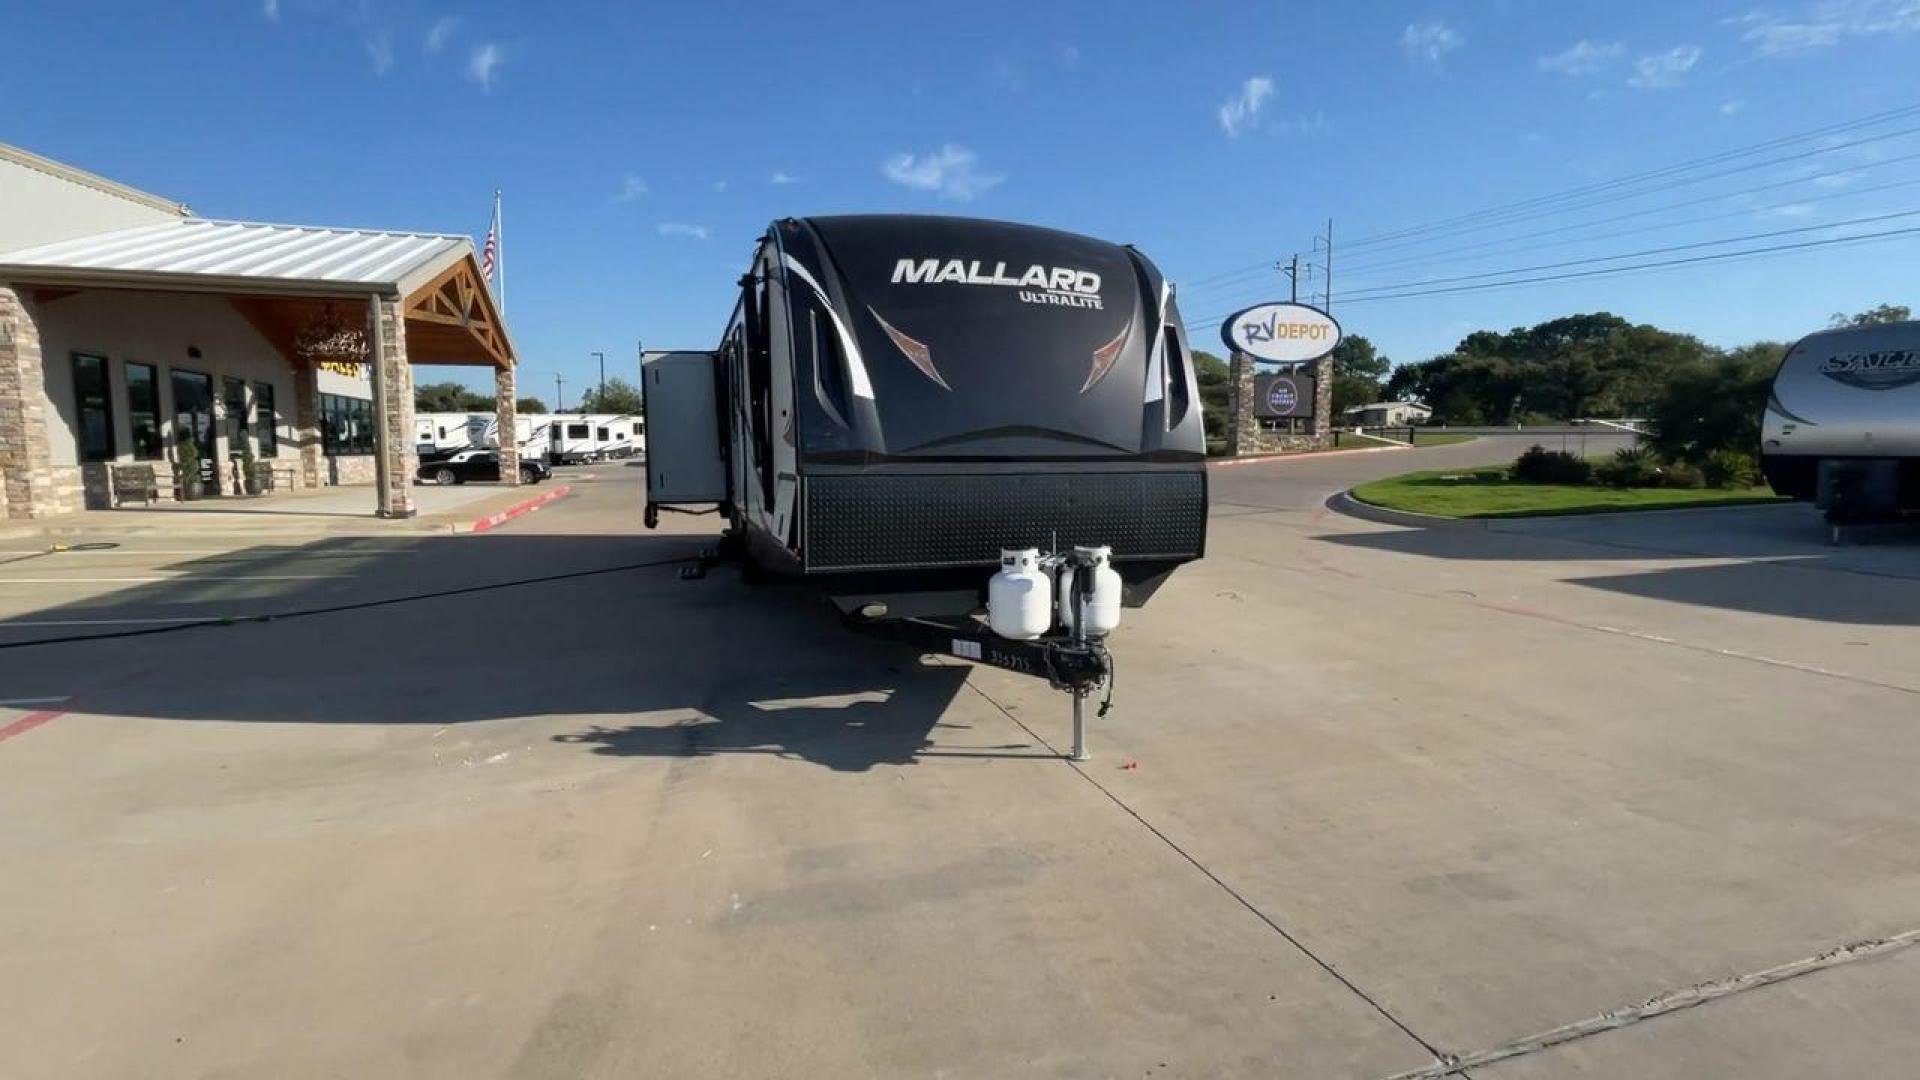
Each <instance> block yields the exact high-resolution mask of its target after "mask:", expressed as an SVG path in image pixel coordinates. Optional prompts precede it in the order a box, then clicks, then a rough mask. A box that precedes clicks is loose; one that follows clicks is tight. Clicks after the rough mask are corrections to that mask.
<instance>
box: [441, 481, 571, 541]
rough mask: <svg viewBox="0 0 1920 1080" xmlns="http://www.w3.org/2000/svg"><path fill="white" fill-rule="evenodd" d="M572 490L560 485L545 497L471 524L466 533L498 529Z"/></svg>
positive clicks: (565, 485) (542, 496) (536, 497)
mask: <svg viewBox="0 0 1920 1080" xmlns="http://www.w3.org/2000/svg"><path fill="white" fill-rule="evenodd" d="M572 490H573V485H572V484H561V485H560V486H559V487H557V488H554V489H553V490H552V491H549V492H547V493H546V494H545V495H539V496H535V497H534V498H531V499H528V500H527V501H526V502H523V503H517V504H515V505H513V506H509V507H507V508H506V509H505V510H502V511H500V512H499V513H497V514H488V515H487V516H486V517H483V518H481V519H479V520H478V521H475V522H474V523H473V524H471V525H469V526H467V531H468V532H477V533H482V532H486V531H487V530H488V529H494V528H498V527H500V526H502V525H505V524H506V523H507V522H509V521H512V520H513V519H514V518H517V517H519V516H520V515H522V514H531V513H533V512H534V511H535V510H538V509H540V508H541V507H543V506H545V505H547V504H548V503H550V502H552V501H553V500H555V499H559V498H564V497H566V495H567V493H568V492H570V491H572Z"/></svg>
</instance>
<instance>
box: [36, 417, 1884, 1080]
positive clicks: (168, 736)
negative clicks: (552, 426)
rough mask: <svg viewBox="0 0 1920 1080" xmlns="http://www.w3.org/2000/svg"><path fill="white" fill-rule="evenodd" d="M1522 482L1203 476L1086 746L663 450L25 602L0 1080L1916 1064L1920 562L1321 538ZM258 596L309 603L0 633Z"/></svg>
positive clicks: (1325, 466)
mask: <svg viewBox="0 0 1920 1080" xmlns="http://www.w3.org/2000/svg"><path fill="white" fill-rule="evenodd" d="M1518 449H1519V447H1518V446H1514V445H1501V444H1498V443H1494V442H1492V441H1491V440H1489V441H1487V442H1483V443H1476V444H1467V445H1463V446H1455V447H1445V448H1436V449H1432V450H1415V451H1389V452H1384V453H1379V454H1357V455H1342V456H1327V457H1324V458H1320V459H1317V460H1316V459H1298V460H1291V461H1285V462H1280V463H1270V464H1254V465H1236V466H1230V467H1226V468H1222V469H1219V470H1216V471H1215V473H1214V474H1213V493H1214V498H1215V517H1214V519H1213V522H1212V529H1211V535H1210V540H1209V544H1210V548H1209V556H1208V558H1207V559H1206V560H1205V561H1204V562H1202V563H1200V564H1198V565H1196V566H1193V567H1189V568H1186V569H1184V570H1182V571H1181V572H1180V573H1179V574H1177V575H1176V576H1175V578H1174V579H1173V581H1172V582H1171V583H1170V584H1169V585H1168V586H1167V587H1166V588H1165V589H1164V590H1162V592H1161V593H1160V595H1159V596H1157V597H1156V598H1155V601H1154V603H1153V604H1152V605H1151V606H1149V607H1148V608H1146V609H1142V610H1139V611H1130V612H1128V613H1127V623H1126V625H1124V626H1123V627H1122V629H1121V631H1120V632H1119V634H1118V635H1117V636H1116V638H1115V641H1114V648H1115V651H1116V653H1117V655H1118V657H1119V663H1120V665H1121V666H1120V682H1119V686H1118V693H1117V702H1118V706H1117V708H1116V709H1115V710H1114V712H1113V713H1112V714H1111V715H1110V716H1108V717H1107V718H1105V719H1104V720H1101V721H1099V722H1098V723H1097V725H1096V728H1095V741H1094V751H1095V755H1096V757H1095V760H1094V761H1093V762H1092V763H1090V764H1089V765H1088V766H1086V767H1084V768H1075V767H1073V766H1071V765H1068V764H1067V763H1065V762H1063V761H1061V760H1059V759H1058V758H1057V757H1056V756H1055V751H1056V750H1057V748H1059V747H1060V746H1062V745H1064V743H1065V741H1066V738H1067V727H1068V723H1067V707H1066V702H1065V699H1064V698H1063V697H1062V696H1061V695H1059V694H1057V693H1054V692H1052V691H1050V690H1048V689H1047V688H1046V687H1045V685H1044V684H1043V683H1040V682H1037V681H1034V680H1028V679H1022V678H1019V677H1016V676H1013V675H1010V674H1006V673H1003V672H999V671H993V670H985V669H975V668H971V667H968V666H965V665H961V664H958V663H949V662H944V661H940V660H937V659H928V658H921V657H918V656H916V655H914V654H913V653H911V652H909V651H906V650H903V649H900V648H897V647H891V646H886V645H882V644H878V643H873V642H869V641H866V640H864V639H859V638H854V637H849V636H847V635H846V634H845V633H843V632H842V631H840V630H839V628H838V627H837V626H836V625H835V624H834V623H833V620H832V619H831V618H830V617H829V616H828V614H827V613H826V612H825V611H823V610H822V609H821V608H820V607H819V606H818V605H817V604H814V603H811V602H809V601H808V600H807V599H806V597H805V596H804V595H803V594H801V593H798V592H796V591H794V590H788V589H759V590H756V589H750V588H748V587H746V586H744V585H743V584H741V583H740V582H739V581H738V579H737V577H736V576H735V575H733V574H731V573H729V572H725V571H720V572H716V573H715V574H713V575H712V576H710V577H708V578H706V579H705V580H696V581H681V580H679V579H678V577H677V575H676V572H675V570H676V566H677V563H676V562H675V560H681V559H684V558H685V557H686V556H687V555H689V554H690V553H691V552H692V551H694V550H695V549H696V548H697V547H698V546H700V545H701V544H703V543H705V542H707V541H708V540H709V539H710V533H709V531H708V530H707V529H706V528H705V526H706V525H707V524H708V523H709V522H710V521H711V519H678V518H671V519H669V525H670V526H671V528H672V530H673V531H670V532H664V533H658V534H645V533H644V532H642V531H641V530H639V529H638V527H637V519H638V501H639V497H640V489H639V484H638V482H637V481H638V473H639V470H637V469H636V470H631V475H628V474H627V473H623V472H618V471H611V470H609V471H607V472H606V473H605V474H604V475H603V477H602V479H600V480H598V481H594V482H588V483H582V484H580V485H579V487H578V488H577V493H576V494H575V495H574V496H572V497H569V498H568V499H565V500H562V501H560V502H558V503H556V504H554V505H553V506H552V507H550V508H548V509H547V510H545V511H542V512H541V513H539V514H535V515H531V516H529V517H528V518H525V519H522V520H520V521H517V522H514V523H512V524H510V525H509V526H507V527H505V528H503V529H501V530H499V531H497V532H494V533H488V534H483V535H480V536H473V537H455V538H436V539H428V538H420V539H417V540H410V541H405V542H391V543H389V542H384V541H383V542H381V543H378V544H371V543H348V542H345V541H320V542H317V543H315V544H312V545H288V544H286V543H285V542H284V541H276V543H275V545H273V546H267V545H260V546H254V545H250V544H247V543H246V542H245V540H244V538H236V540H235V542H234V543H233V544H231V545H229V546H227V547H225V548H223V549H221V550H211V549H212V548H214V547H215V546H216V545H213V544H212V543H210V542H209V543H208V547H209V550H206V551H183V552H182V553H179V554H170V553H169V549H167V548H164V547H161V546H159V544H160V542H159V541H158V540H157V539H156V540H152V541H147V540H143V541H141V542H140V543H139V544H137V545H130V547H129V549H123V553H121V554H117V555H116V554H107V553H105V552H98V553H92V554H83V555H75V554H73V553H66V554H64V555H61V556H49V557H44V558H43V557H37V556H36V557H31V558H27V559H26V560H25V561H21V562H9V563H6V564H4V565H0V603H4V605H5V606H4V607H0V629H4V633H5V635H6V636H0V820H3V821H5V822H6V823H7V827H6V828H5V829H0V866H5V867H6V868H7V872H6V873H5V874H0V911H5V912H6V913H7V918H6V919H5V920H4V921H0V1062H4V1063H5V1068H4V1069H3V1070H0V1071H3V1072H4V1073H5V1074H6V1075H7V1076H9V1077H16V1076H17V1077H62V1078H67V1077H91V1076H99V1077H120V1076H167V1077H173V1076H251V1075H262V1074H265V1075H275V1076H337V1075H353V1076H365V1077H379V1076H408V1077H420V1076H428V1077H431V1076H447V1077H456V1076H457V1077H510V1078H526V1077H580V1076H606V1077H614V1076H632V1075H653V1076H741V1077H745V1076H755V1077H758V1076H794V1077H802V1076H805V1077H812V1076H821V1075H833V1076H849V1077H851V1076H876V1077H878V1076H900V1075H946V1076H994V1077H998V1076H1009V1075H1042V1076H1088V1075H1103V1076H1104V1075H1115V1076H1118V1075H1129V1076H1225V1075H1242V1076H1273V1075H1289V1076H1312V1077H1325V1076H1339V1077H1383V1076H1388V1075H1392V1074H1395V1073H1400V1072H1404V1071H1418V1070H1423V1069H1432V1068H1434V1067H1435V1063H1436V1061H1437V1060H1438V1056H1439V1055H1462V1056H1468V1057H1469V1058H1470V1059H1473V1060H1478V1059H1477V1058H1473V1057H1472V1056H1473V1055H1486V1054H1490V1053H1492V1054H1498V1053H1500V1052H1502V1050H1503V1048H1506V1049H1511V1050H1513V1051H1514V1053H1515V1056H1512V1057H1510V1058H1507V1059H1505V1060H1502V1061H1500V1062H1498V1063H1494V1064H1487V1065H1474V1066H1473V1067H1471V1068H1469V1069H1468V1070H1467V1072H1466V1074H1467V1075H1471V1076H1475V1077H1480V1078H1488V1077H1492V1078H1507V1077H1523V1076H1525V1077H1533V1076H1556V1077H1558V1076H1569V1075H1591V1076H1606V1077H1612V1076H1634V1077H1682V1076H1686V1077H1692V1076H1700V1075H1740V1076H1746V1077H1789V1076H1794V1077H1797V1076H1805V1075H1900V1074H1902V1073H1903V1071H1905V1070H1907V1068H1908V1066H1909V1064H1910V1063H1911V1061H1912V1060H1914V1059H1915V1056H1916V1055H1920V1032H1916V1031H1915V1030H1914V1029H1913V1026H1912V1025H1911V1023H1910V1022H1909V1019H1908V1018H1909V1017H1910V1015H1911V1012H1912V1008H1913V1004H1914V1002H1915V1001H1917V1000H1920V952H1917V951H1912V950H1905V949H1903V948H1901V947H1900V946H1901V943H1902V942H1904V941H1906V940H1908V939H1906V938H1902V937H1900V935H1902V934H1906V933H1908V932H1909V931H1912V930H1914V929H1915V928H1920V899H1916V898H1920V827H1916V825H1915V824H1914V823H1915V822H1916V821H1920V789H1916V787H1915V785H1914V784H1913V783H1912V777H1913V776H1914V775H1915V774H1916V768H1920V746H1917V745H1916V744H1915V743H1914V741H1913V740H1912V738H1911V732H1910V727H1911V719H1912V717H1913V716H1914V715H1915V711H1916V706H1917V705H1920V679H1916V677H1915V675H1914V669H1913V666H1912V664H1911V657H1912V655H1913V651H1914V647H1915V645H1916V644H1920V554H1917V552H1920V548H1917V547H1916V546H1915V544H1914V543H1913V541H1912V539H1911V538H1909V537H1904V536H1889V537H1879V538H1876V539H1875V540H1874V541H1873V542H1871V543H1866V544H1862V545H1859V546H1856V547H1850V548H1841V549H1833V548H1828V547H1826V546H1824V544H1823V543H1822V542H1821V541H1822V539H1823V538H1822V537H1821V535H1820V532H1819V529H1818V525H1817V522H1814V521H1812V520H1811V519H1810V518H1808V517H1805V516H1802V517H1798V518H1797V517H1795V516H1793V512H1794V511H1796V510H1803V509H1804V508H1794V507H1767V508H1758V509H1759V511H1760V512H1759V513H1756V512H1755V511H1753V510H1747V511H1725V512H1722V511H1689V512H1684V513H1681V514H1665V515H1655V516H1637V517H1634V518H1631V519H1604V520H1603V521H1600V520H1599V519H1596V521H1597V522H1598V523H1597V524H1596V522H1588V523H1586V524H1587V525H1590V526H1593V527H1592V528H1582V525H1581V523H1578V522H1567V521H1559V522H1552V523H1539V524H1534V525H1529V524H1527V523H1502V524H1501V525H1500V526H1498V527H1496V528H1489V529H1448V530H1431V531H1429V530H1408V529H1397V528H1391V527H1387V526H1381V525H1374V524H1370V523H1366V522H1360V521H1354V520H1351V519H1345V518H1341V517H1338V516H1337V515H1333V514H1330V513H1329V512H1328V511H1326V509H1325V508H1324V506H1323V505H1322V504H1323V502H1324V497H1325V495H1326V494H1327V493H1329V492H1331V491H1333V490H1336V489H1338V488H1340V487H1343V486H1346V485H1348V484H1351V483H1353V482H1356V481H1357V480H1359V479H1365V478H1369V477H1372V476H1378V475H1385V474H1388V473H1391V472H1398V471H1401V470H1403V469H1408V468H1419V467H1439V466H1446V465H1454V464H1459V465H1463V466H1464V465H1469V464H1477V463H1482V462H1485V461H1492V460H1503V459H1505V458H1508V457H1511V456H1512V455H1513V454H1514V453H1517V452H1518ZM132 548H138V550H132ZM11 557H13V556H0V559H5V558H11ZM116 568H119V569H116ZM112 577H125V578H158V579H163V580H139V581H121V582H116V581H109V580H105V579H108V578H112ZM47 578H59V579H61V580H59V581H57V582H55V583H52V584H47V583H42V582H40V581H38V580H36V579H47ZM82 579H89V580H82ZM409 598H410V599H409ZM385 601H393V602H385ZM235 605H248V606H244V607H243V606H235ZM369 605H372V606H369ZM223 608H226V609H230V610H232V611H235V612H240V613H244V614H260V613H266V612H274V613H277V614H278V615H279V616H280V617H277V618H275V619H273V620H272V621H268V622H251V621H242V622H239V623H237V624H235V625H231V626H212V627H196V628H192V629H186V630H169V631H168V632H165V633H155V634H149V635H146V636H140V637H130V638H113V639H108V640H96V641H84V642H73V643H67V644H54V645H29V644H23V642H27V641H31V640H35V639H37V637H38V636H44V635H47V634H50V633H51V634H58V635H62V636H65V635H69V634H71V633H74V632H75V628H74V627H73V626H72V625H70V624H71V623H72V622H73V621H75V620H79V619H82V618H86V619H89V620H93V621H96V622H97V623H98V624H99V627H100V629H101V630H102V631H103V632H116V633H117V632H121V631H122V630H125V629H140V628H142V627H146V626H160V625H162V624H145V623H131V622H120V623H116V622H115V621H114V620H126V619H146V618H167V617H187V616H189V615H191V616H193V617H199V616H200V615H204V614H206V613H208V612H215V611H219V610H222V609H223ZM29 623H47V624H52V625H46V626H30V625H26V624H29ZM9 646H10V647H9ZM1871 941H1891V942H1893V944H1891V945H1883V946H1869V947H1866V948H1864V949H1859V950H1855V951H1848V952H1837V953H1836V952H1835V950H1839V949H1841V948H1842V947H1843V946H1847V945H1850V944H1855V943H1860V942H1871ZM1820 957H1825V958H1826V959H1824V960H1821V961H1819V962H1818V963H1817V964H1815V965H1809V966H1813V967H1818V970H1813V971H1811V973H1807V974H1804V975H1801V976H1799V977H1796V978H1793V979H1791V980H1790V981H1784V982H1780V983H1777V984H1774V985H1760V983H1761V982H1763V981H1764V980H1763V979H1757V978H1755V977H1754V976H1755V974H1756V973H1761V972H1766V971H1769V970H1772V969H1778V968H1779V967H1780V965H1789V964H1793V963H1794V962H1797V961H1803V960H1810V959H1813V958H1820ZM1788 970H1789V971H1790V972H1793V973H1797V972H1798V971H1799V970H1800V969H1799V968H1790V969H1788ZM1769 978H1770V977H1769ZM1703 984H1704V986H1705V989H1699V988H1700V987H1702V985H1703ZM1688 988H1695V989H1694V990H1692V991H1690V992H1691V993H1694V994H1698V995H1704V996H1708V997H1712V998H1714V1000H1712V1001H1711V1002H1710V1003H1708V1004H1704V1005H1701V1006H1700V1007H1698V1008H1692V1009H1688V1010H1685V1011H1675V1012H1670V1013H1666V1014H1665V1015H1660V1016H1657V1017H1655V1018H1653V1019H1647V1020H1644V1021H1640V1022H1637V1023H1630V1024H1628V1025H1626V1026H1623V1027H1620V1028H1619V1029H1618V1030H1610V1031H1606V1032H1604V1033H1599V1034H1590V1035H1584V1036H1583V1037H1579V1038H1574V1039H1571V1040H1570V1041H1567V1042H1565V1043H1562V1044H1560V1045H1555V1046H1552V1047H1548V1048H1540V1047H1539V1046H1538V1045H1537V1044H1538V1042H1539V1041H1540V1040H1533V1041H1529V1039H1530V1037H1532V1036H1536V1035H1538V1034H1539V1033H1542V1032H1548V1031H1551V1030H1553V1029H1556V1028H1560V1027H1562V1026H1564V1025H1579V1024H1580V1023H1582V1022H1583V1021H1588V1020H1591V1019H1593V1018H1596V1017H1601V1016H1603V1015H1606V1014H1608V1013H1609V1010H1616V1009H1619V1008H1620V1007H1621V1006H1624V1005H1629V1004H1636V1005H1637V1004H1640V1003H1644V1002H1647V1001H1649V1000H1650V999H1656V1000H1682V1001H1684V1000H1688V999H1687V998H1686V997H1685V996H1684V995H1685V994H1686V993H1688V992H1689V991H1688ZM1676 993H1679V994H1681V995H1682V996H1681V997H1680V998H1676V999H1668V998H1666V997H1663V996H1664V995H1673V994H1676ZM1626 1019H1629V1020H1631V1019H1632V1016H1631V1015H1628V1016H1627V1017H1626ZM1579 1030H1582V1031H1584V1030H1585V1029H1579Z"/></svg>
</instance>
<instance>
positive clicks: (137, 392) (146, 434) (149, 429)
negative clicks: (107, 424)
mask: <svg viewBox="0 0 1920 1080" xmlns="http://www.w3.org/2000/svg"><path fill="white" fill-rule="evenodd" d="M127 426H128V427H129V428H131V429H132V431H133V457H134V460H135V461H158V460H160V458H161V456H162V455H163V454H164V453H165V452H166V450H165V444H164V442H163V441H162V439H161V435H160V376H159V374H158V373H157V372H155V371H154V368H153V365H152V364H132V363H130V364H128V365H127Z"/></svg>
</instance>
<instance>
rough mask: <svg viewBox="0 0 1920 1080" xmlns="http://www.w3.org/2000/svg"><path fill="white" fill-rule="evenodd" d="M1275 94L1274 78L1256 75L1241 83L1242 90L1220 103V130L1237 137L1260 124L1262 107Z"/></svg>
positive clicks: (1230, 136) (1234, 137)
mask: <svg viewBox="0 0 1920 1080" xmlns="http://www.w3.org/2000/svg"><path fill="white" fill-rule="evenodd" d="M1272 96H1273V80H1272V79H1269V78H1267V77H1266V76H1265V75H1255V76H1254V77H1253V78H1251V79H1248V80H1247V81H1246V82H1243V83H1241V84H1240V92H1239V93H1238V94H1235V95H1234V96H1233V97H1230V98H1228V99H1227V100H1225V101H1223V102H1221V103H1220V114H1219V115H1220V130H1221V131H1224V132H1226V133H1227V138H1229V139H1237V138H1239V137H1240V133H1241V132H1242V131H1248V130H1251V129H1252V128H1254V127H1257V126H1258V125H1259V121H1260V109H1261V107H1262V106H1264V105H1265V104H1266V103H1267V99H1268V98H1270V97H1272Z"/></svg>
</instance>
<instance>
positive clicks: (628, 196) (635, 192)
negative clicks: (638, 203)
mask: <svg viewBox="0 0 1920 1080" xmlns="http://www.w3.org/2000/svg"><path fill="white" fill-rule="evenodd" d="M646 193H647V182H646V181H645V180H642V179H640V178H639V177H638V176H635V175H633V174H632V173H628V174H627V175H625V176H623V177H621V178H620V194H618V195H615V196H614V197H613V201H614V202H632V201H633V200H635V199H637V198H639V197H640V196H642V195H645V194H646Z"/></svg>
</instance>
